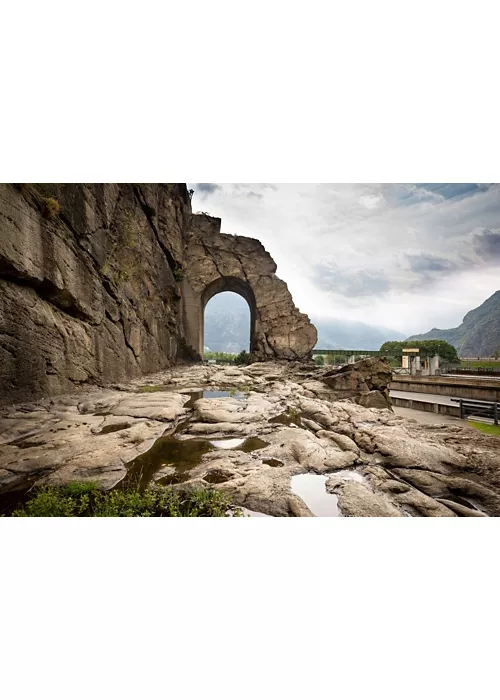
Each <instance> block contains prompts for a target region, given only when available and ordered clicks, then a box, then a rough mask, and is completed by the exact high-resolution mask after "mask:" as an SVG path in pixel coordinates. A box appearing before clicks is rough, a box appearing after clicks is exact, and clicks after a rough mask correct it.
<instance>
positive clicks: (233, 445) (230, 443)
mask: <svg viewBox="0 0 500 700" xmlns="http://www.w3.org/2000/svg"><path fill="white" fill-rule="evenodd" d="M244 442H245V438H225V439H223V440H210V444H211V445H212V446H213V447H216V448H217V449H219V450H236V449H238V448H239V447H241V446H242V445H243V443H244Z"/></svg>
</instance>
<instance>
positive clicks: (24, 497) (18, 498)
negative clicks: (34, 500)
mask: <svg viewBox="0 0 500 700" xmlns="http://www.w3.org/2000/svg"><path fill="white" fill-rule="evenodd" d="M35 482H36V478H35V477H32V478H29V477H28V478H26V479H23V481H21V482H20V483H17V484H16V486H15V488H14V489H12V490H11V491H3V492H2V493H0V516H5V517H8V516H10V515H12V513H13V512H14V511H15V510H16V509H17V508H22V507H23V506H25V505H26V503H27V502H28V501H29V499H30V498H31V496H32V495H33V494H32V489H33V486H34V485H35Z"/></svg>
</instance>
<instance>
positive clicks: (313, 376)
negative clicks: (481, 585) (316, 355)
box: [0, 363, 500, 517]
mask: <svg viewBox="0 0 500 700" xmlns="http://www.w3.org/2000/svg"><path fill="white" fill-rule="evenodd" d="M357 371H358V372H359V368H358V370H357ZM328 379H329V377H328V376H325V373H324V372H323V371H322V370H318V371H314V370H313V369H311V368H310V367H305V366H303V365H299V364H295V365H294V364H293V363H292V364H290V363H282V364H280V363H255V364H253V365H250V366H248V367H244V368H241V369H240V368H221V367H217V366H216V367H212V366H203V365H196V366H191V367H176V368H173V369H171V370H168V371H165V372H161V373H158V374H156V375H152V376H149V377H148V378H147V380H144V379H142V380H139V379H136V380H132V381H130V382H128V383H127V384H123V385H117V386H115V388H108V389H93V390H89V391H87V392H86V393H85V394H82V393H80V394H77V395H70V396H65V397H59V398H54V399H45V400H42V401H39V402H35V403H30V404H24V405H18V406H16V407H12V408H4V409H2V410H1V412H0V491H2V490H3V491H8V490H12V489H15V488H19V487H26V486H28V485H29V484H33V483H62V482H66V481H69V480H86V479H92V480H97V481H99V482H100V483H101V484H102V486H103V487H104V488H111V487H112V486H114V485H115V484H117V483H118V482H120V480H122V479H123V478H124V477H125V476H126V474H127V465H130V463H131V462H132V461H133V460H134V459H135V458H136V457H137V456H139V455H143V456H144V454H145V453H146V452H147V450H149V449H150V448H151V447H152V445H153V444H154V443H155V441H156V440H157V439H158V438H159V437H161V436H162V435H164V434H170V433H173V432H174V431H175V430H177V433H176V439H178V440H179V441H189V442H188V443H186V444H191V442H192V441H193V440H201V441H209V443H210V449H208V450H206V451H204V452H203V453H202V454H200V458H199V460H198V461H197V462H196V463H194V464H193V465H192V468H191V469H189V470H188V471H185V472H184V474H183V478H185V479H186V481H185V483H193V484H201V485H205V486H207V485H208V484H209V483H213V484H214V487H215V488H218V489H221V490H222V491H224V492H226V493H228V494H229V495H230V496H231V498H232V499H233V501H234V502H235V503H236V504H237V505H240V506H243V507H245V508H247V509H249V510H250V511H257V512H259V513H264V514H267V515H271V516H289V517H297V516H311V515H312V514H313V513H312V511H311V510H310V508H309V507H308V505H307V504H306V503H305V502H304V501H303V500H302V499H301V498H300V497H299V495H298V494H297V493H294V492H293V490H292V487H291V482H292V477H294V476H295V475H299V474H311V475H318V476H320V475H323V476H325V477H326V490H327V491H326V492H327V493H331V494H333V495H334V496H336V498H337V502H338V508H339V510H340V514H341V515H344V516H351V517H352V516H371V517H373V516H375V517H379V516H381V517H401V516H438V517H455V516H470V517H484V516H498V515H500V449H499V448H500V439H498V438H494V437H490V436H487V435H483V434H480V433H478V432H477V431H474V430H473V429H471V428H468V427H465V426H464V427H461V426H454V425H448V424H447V425H421V424H417V423H415V422H412V421H408V420H405V419H403V418H399V417H397V416H395V415H394V413H393V412H392V411H391V410H390V409H389V408H383V409H371V408H366V407H364V406H362V405H360V404H359V403H356V400H359V397H358V398H357V399H356V397H354V399H353V398H352V397H351V398H343V399H340V400H337V399H335V397H333V400H331V397H329V396H328V392H331V391H335V388H337V387H334V388H333V389H332V387H331V386H328ZM145 386H147V387H149V388H150V389H158V388H160V389H161V390H159V391H156V390H155V391H150V392H149V391H145V390H144V387H145ZM230 388H234V389H240V390H241V391H242V395H241V394H237V395H236V396H228V397H226V398H210V399H207V398H198V396H197V395H196V393H195V392H197V391H198V392H199V391H201V390H207V389H213V390H221V389H230ZM358 388H359V387H358ZM377 390H378V389H373V388H369V389H368V391H377ZM382 391H383V387H382ZM325 392H326V393H325ZM362 393H363V392H362ZM355 399H356V400H355ZM255 438H258V441H256V440H255ZM228 439H232V440H233V442H230V443H228V442H225V441H226V440H228ZM247 439H251V440H247ZM244 440H247V444H248V445H250V446H252V445H254V446H253V447H251V449H250V451H248V452H246V451H243V448H241V446H240V444H241V443H242V442H243V441H244ZM203 444H205V443H203ZM141 459H142V457H141ZM175 471H176V467H175V465H172V464H168V463H166V464H163V465H158V471H157V472H156V474H155V475H153V478H156V479H161V478H167V479H168V478H170V477H171V476H172V474H173V473H175ZM321 478H322V477H321Z"/></svg>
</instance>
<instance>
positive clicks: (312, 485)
mask: <svg viewBox="0 0 500 700" xmlns="http://www.w3.org/2000/svg"><path fill="white" fill-rule="evenodd" d="M329 476H331V475H328V476H324V475H323V474H297V475H296V476H292V481H291V489H292V492H293V493H295V494H296V495H297V496H300V498H301V499H302V500H303V501H304V503H305V504H306V505H307V507H308V508H309V509H310V510H311V512H312V513H314V515H316V516H317V517H323V518H324V517H330V518H331V517H339V516H340V511H339V507H338V499H337V496H336V495H335V494H333V493H328V491H327V490H326V487H325V486H326V480H327V479H328V478H329Z"/></svg>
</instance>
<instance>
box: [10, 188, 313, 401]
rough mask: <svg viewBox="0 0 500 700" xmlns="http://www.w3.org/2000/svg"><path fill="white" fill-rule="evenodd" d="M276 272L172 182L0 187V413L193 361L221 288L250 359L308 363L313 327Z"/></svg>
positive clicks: (258, 250) (255, 245)
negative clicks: (247, 333) (246, 333)
mask: <svg viewBox="0 0 500 700" xmlns="http://www.w3.org/2000/svg"><path fill="white" fill-rule="evenodd" d="M49 200H50V201H51V202H53V203H55V204H54V206H56V207H57V211H56V209H54V212H53V213H47V206H46V204H47V202H48V201H49ZM275 272H276V264H275V262H274V261H273V259H272V258H271V256H270V255H269V254H268V253H267V252H266V251H265V250H264V248H263V246H262V245H261V243H260V242H259V241H257V240H254V239H251V238H244V237H241V236H228V235H224V234H221V233H220V219H215V218H213V217H208V216H199V215H195V216H193V215H192V213H191V203H190V199H189V196H188V191H187V188H186V186H185V185H183V184H140V185H134V184H130V183H129V184H127V183H124V184H47V185H44V184H39V185H19V186H14V185H8V184H0V405H2V404H7V405H8V404H12V403H15V402H18V401H25V400H28V399H29V400H31V399H35V398H39V397H42V396H53V395H56V394H61V393H65V392H71V391H73V390H74V389H76V388H80V387H81V385H82V384H86V383H89V384H92V383H95V382H98V383H101V382H104V383H107V382H119V381H123V380H125V379H130V378H132V377H138V376H141V375H143V374H148V373H150V372H156V371H159V370H161V369H165V368H166V367H169V366H171V365H173V364H175V363H176V362H178V361H179V360H182V359H188V358H189V357H191V358H199V357H200V355H201V352H202V349H203V348H202V346H203V312H204V309H205V305H206V304H207V302H208V301H209V299H210V298H211V297H212V296H213V295H214V294H217V293H218V292H221V291H225V290H229V291H235V292H238V293H239V294H241V295H242V296H243V297H244V298H245V299H246V300H247V302H248V304H249V306H250V309H251V326H252V332H251V338H252V348H251V349H252V352H253V355H254V357H255V359H263V360H264V359H296V358H299V359H302V358H306V357H308V356H309V355H310V353H311V350H312V348H313V347H314V345H315V343H316V338H317V333H316V329H315V328H314V326H313V325H312V324H311V323H310V322H309V319H308V317H307V316H306V315H305V314H301V313H300V312H299V311H298V309H297V308H296V307H295V305H294V303H293V300H292V297H291V295H290V292H289V291H288V288H287V286H286V284H285V283H284V282H283V281H282V280H280V279H279V278H278V277H276V274H275Z"/></svg>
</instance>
